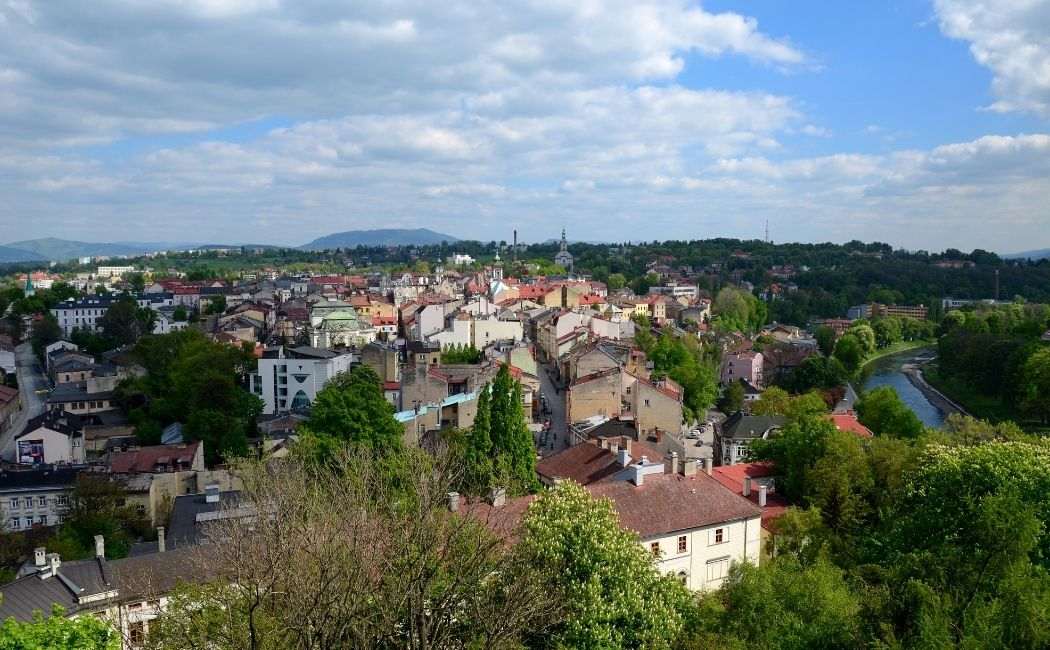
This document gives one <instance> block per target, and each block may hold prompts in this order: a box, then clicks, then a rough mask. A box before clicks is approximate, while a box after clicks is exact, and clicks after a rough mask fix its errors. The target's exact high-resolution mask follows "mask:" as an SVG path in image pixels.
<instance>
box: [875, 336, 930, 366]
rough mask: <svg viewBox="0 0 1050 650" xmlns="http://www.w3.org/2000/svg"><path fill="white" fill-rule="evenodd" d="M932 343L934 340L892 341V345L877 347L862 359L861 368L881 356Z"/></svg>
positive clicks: (923, 346) (925, 346)
mask: <svg viewBox="0 0 1050 650" xmlns="http://www.w3.org/2000/svg"><path fill="white" fill-rule="evenodd" d="M933 344H934V341H927V340H920V341H900V342H899V343H894V344H893V345H887V346H886V347H884V348H879V349H878V350H876V351H875V353H874V354H872V355H871V356H870V357H868V358H867V359H865V360H864V365H862V366H861V368H862V369H863V368H864V366H866V365H868V364H869V363H871V362H872V361H877V360H879V359H881V358H883V357H888V356H890V355H891V354H897V353H900V352H906V351H908V350H917V349H919V348H928V347H930V346H931V345H933Z"/></svg>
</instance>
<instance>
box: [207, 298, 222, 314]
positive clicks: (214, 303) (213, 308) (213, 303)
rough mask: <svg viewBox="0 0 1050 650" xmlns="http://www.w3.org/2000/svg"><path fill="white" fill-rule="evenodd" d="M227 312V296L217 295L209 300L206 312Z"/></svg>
mask: <svg viewBox="0 0 1050 650" xmlns="http://www.w3.org/2000/svg"><path fill="white" fill-rule="evenodd" d="M225 312H226V296H215V297H214V298H212V299H211V300H209V301H208V308H207V309H206V310H205V311H204V313H206V314H223V313H225Z"/></svg>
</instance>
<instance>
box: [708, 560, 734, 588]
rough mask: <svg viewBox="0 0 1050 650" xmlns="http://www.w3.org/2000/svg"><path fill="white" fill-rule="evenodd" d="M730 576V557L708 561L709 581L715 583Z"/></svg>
mask: <svg viewBox="0 0 1050 650" xmlns="http://www.w3.org/2000/svg"><path fill="white" fill-rule="evenodd" d="M727 575H729V557H728V556H727V557H720V558H717V559H714V560H708V561H707V581H708V582H714V581H717V580H721V579H723V578H725V577H726V576H727Z"/></svg>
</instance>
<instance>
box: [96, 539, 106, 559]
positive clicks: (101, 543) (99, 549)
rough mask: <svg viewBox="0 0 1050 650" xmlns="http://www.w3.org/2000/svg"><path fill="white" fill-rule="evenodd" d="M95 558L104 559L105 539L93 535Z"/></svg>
mask: <svg viewBox="0 0 1050 650" xmlns="http://www.w3.org/2000/svg"><path fill="white" fill-rule="evenodd" d="M95 557H99V558H103V559H105V557H106V538H105V537H103V536H102V535H95Z"/></svg>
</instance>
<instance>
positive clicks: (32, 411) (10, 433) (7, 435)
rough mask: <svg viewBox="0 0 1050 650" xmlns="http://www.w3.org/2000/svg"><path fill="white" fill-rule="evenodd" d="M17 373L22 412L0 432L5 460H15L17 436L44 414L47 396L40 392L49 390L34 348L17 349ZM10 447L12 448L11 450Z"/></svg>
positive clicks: (25, 345) (0, 455)
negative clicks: (29, 422) (30, 421)
mask: <svg viewBox="0 0 1050 650" xmlns="http://www.w3.org/2000/svg"><path fill="white" fill-rule="evenodd" d="M15 366H16V368H15V372H16V373H17V374H18V386H19V389H20V390H21V391H22V410H21V411H20V412H19V413H17V414H16V415H15V416H14V417H13V418H11V425H10V426H9V427H7V429H6V430H5V431H2V432H0V457H3V459H4V460H13V459H14V447H13V446H12V442H13V441H14V437H15V434H17V433H21V432H22V429H24V428H25V426H26V422H28V421H29V420H30V419H32V418H35V417H36V416H38V415H40V414H41V413H43V412H44V399H45V398H46V395H45V394H37V392H36V391H38V390H47V388H48V381H47V376H46V375H44V370H43V368H41V367H40V362H38V361H37V359H36V356H34V355H33V347H32V346H31V345H30V344H29V343H23V344H22V345H19V346H18V347H16V348H15ZM9 447H10V448H9Z"/></svg>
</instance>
